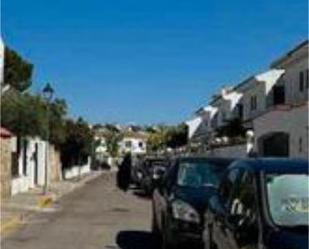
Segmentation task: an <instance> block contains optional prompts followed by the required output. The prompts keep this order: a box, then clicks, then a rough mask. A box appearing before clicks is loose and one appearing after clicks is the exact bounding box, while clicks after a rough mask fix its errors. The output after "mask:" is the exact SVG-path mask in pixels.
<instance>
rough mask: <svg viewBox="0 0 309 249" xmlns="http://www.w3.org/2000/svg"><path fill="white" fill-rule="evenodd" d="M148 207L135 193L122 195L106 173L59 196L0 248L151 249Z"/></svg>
mask: <svg viewBox="0 0 309 249" xmlns="http://www.w3.org/2000/svg"><path fill="white" fill-rule="evenodd" d="M150 225H151V202H150V201H149V200H147V199H145V198H143V197H142V196H138V195H137V194H136V193H135V191H134V190H130V191H129V192H127V193H124V192H121V191H120V190H118V189H117V187H116V185H115V174H113V173H106V174H103V175H102V176H100V177H98V178H97V179H95V180H93V181H92V182H89V183H88V184H86V185H85V186H84V187H83V188H80V189H78V190H76V191H75V192H73V193H71V194H69V195H66V196H64V198H62V199H61V200H60V202H59V203H56V204H55V207H54V208H53V209H52V210H49V211H48V212H44V213H39V214H37V215H35V216H34V217H32V218H31V219H30V220H29V221H27V222H26V224H25V225H24V226H23V227H22V228H21V229H19V230H18V231H16V232H15V233H12V234H11V235H9V236H8V237H6V238H4V239H3V240H2V242H1V246H2V248H3V249H17V248H23V249H34V248H38V249H104V248H106V249H114V248H115V249H116V248H119V249H143V248H147V249H148V248H149V249H152V248H153V249H155V248H159V247H158V245H157V244H156V241H154V239H153V238H152V235H151V233H150Z"/></svg>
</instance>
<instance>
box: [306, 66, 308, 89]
mask: <svg viewBox="0 0 309 249" xmlns="http://www.w3.org/2000/svg"><path fill="white" fill-rule="evenodd" d="M306 88H307V89H308V88H309V69H306Z"/></svg>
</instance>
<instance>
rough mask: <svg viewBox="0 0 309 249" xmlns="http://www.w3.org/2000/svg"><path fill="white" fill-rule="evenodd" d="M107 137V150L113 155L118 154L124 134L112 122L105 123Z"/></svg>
mask: <svg viewBox="0 0 309 249" xmlns="http://www.w3.org/2000/svg"><path fill="white" fill-rule="evenodd" d="M105 128H106V132H105V139H106V146H107V152H108V153H109V154H110V155H111V156H112V157H116V156H118V151H119V142H120V140H121V139H122V134H121V133H120V132H119V130H118V128H117V127H115V126H114V125H111V124H106V125H105Z"/></svg>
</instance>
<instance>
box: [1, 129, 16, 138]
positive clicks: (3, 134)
mask: <svg viewBox="0 0 309 249" xmlns="http://www.w3.org/2000/svg"><path fill="white" fill-rule="evenodd" d="M12 136H13V133H12V132H10V131H9V130H8V129H6V128H4V127H0V137H2V138H10V137H12Z"/></svg>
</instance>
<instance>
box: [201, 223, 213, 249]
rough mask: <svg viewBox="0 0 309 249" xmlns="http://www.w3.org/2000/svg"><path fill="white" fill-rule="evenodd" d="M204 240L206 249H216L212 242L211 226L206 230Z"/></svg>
mask: <svg viewBox="0 0 309 249" xmlns="http://www.w3.org/2000/svg"><path fill="white" fill-rule="evenodd" d="M203 238H204V241H203V244H204V249H215V245H214V243H213V241H212V230H211V227H210V226H208V227H207V228H205V229H204V236H203Z"/></svg>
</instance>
